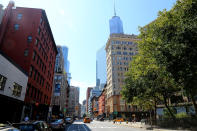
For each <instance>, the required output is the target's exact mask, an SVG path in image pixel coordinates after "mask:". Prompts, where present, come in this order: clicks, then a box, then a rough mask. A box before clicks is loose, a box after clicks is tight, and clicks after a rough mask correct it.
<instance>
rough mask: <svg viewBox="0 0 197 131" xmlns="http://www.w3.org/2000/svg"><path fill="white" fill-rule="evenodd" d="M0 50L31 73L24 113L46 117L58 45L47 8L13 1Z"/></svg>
mask: <svg viewBox="0 0 197 131" xmlns="http://www.w3.org/2000/svg"><path fill="white" fill-rule="evenodd" d="M0 50H1V51H2V52H3V53H5V54H6V55H7V56H9V57H10V58H11V59H12V60H13V61H14V62H15V63H16V64H18V65H19V66H21V67H22V69H24V70H25V71H26V72H28V86H27V91H26V95H25V106H24V107H25V108H24V114H23V116H24V115H29V117H31V118H32V119H35V117H36V116H37V117H38V116H39V118H40V119H46V117H47V113H48V108H49V105H50V101H51V94H52V87H53V77H54V67H55V58H56V54H57V48H56V44H55V41H54V38H53V34H52V31H51V28H50V25H49V22H48V19H47V16H46V13H45V11H44V10H42V9H34V8H23V7H14V3H13V2H10V3H9V5H8V6H7V8H6V9H5V12H4V17H3V20H2V23H1V26H0Z"/></svg>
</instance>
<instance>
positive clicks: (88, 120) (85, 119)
mask: <svg viewBox="0 0 197 131" xmlns="http://www.w3.org/2000/svg"><path fill="white" fill-rule="evenodd" d="M83 122H84V123H90V122H91V119H90V118H89V117H85V118H84V119H83Z"/></svg>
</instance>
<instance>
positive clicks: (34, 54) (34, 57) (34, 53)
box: [32, 51, 36, 60]
mask: <svg viewBox="0 0 197 131" xmlns="http://www.w3.org/2000/svg"><path fill="white" fill-rule="evenodd" d="M32 58H33V60H35V59H36V52H35V51H34V52H33V57H32Z"/></svg>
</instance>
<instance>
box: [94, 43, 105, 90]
mask: <svg viewBox="0 0 197 131" xmlns="http://www.w3.org/2000/svg"><path fill="white" fill-rule="evenodd" d="M106 80H107V70H106V51H105V46H103V47H102V48H101V49H99V50H98V51H97V53H96V86H97V87H101V88H104V85H105V83H106Z"/></svg>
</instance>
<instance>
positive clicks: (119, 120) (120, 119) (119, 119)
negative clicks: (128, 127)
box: [114, 118, 124, 122]
mask: <svg viewBox="0 0 197 131" xmlns="http://www.w3.org/2000/svg"><path fill="white" fill-rule="evenodd" d="M114 122H124V119H123V118H116V119H114Z"/></svg>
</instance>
